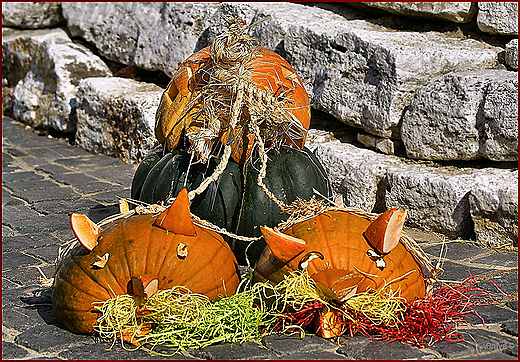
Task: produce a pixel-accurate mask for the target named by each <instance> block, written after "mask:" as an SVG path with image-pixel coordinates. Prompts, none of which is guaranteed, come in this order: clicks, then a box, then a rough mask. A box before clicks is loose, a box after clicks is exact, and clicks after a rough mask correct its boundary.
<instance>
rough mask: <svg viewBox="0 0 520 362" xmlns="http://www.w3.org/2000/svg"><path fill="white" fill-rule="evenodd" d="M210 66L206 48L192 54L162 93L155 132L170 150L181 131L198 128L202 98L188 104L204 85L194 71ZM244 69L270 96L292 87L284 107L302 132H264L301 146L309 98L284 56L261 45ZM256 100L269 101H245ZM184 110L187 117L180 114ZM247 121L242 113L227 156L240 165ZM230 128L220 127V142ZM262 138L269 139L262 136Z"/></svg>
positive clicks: (246, 150) (248, 144) (246, 147)
mask: <svg viewBox="0 0 520 362" xmlns="http://www.w3.org/2000/svg"><path fill="white" fill-rule="evenodd" d="M211 66H212V61H211V58H210V55H209V47H207V48H204V49H202V50H200V51H198V52H197V53H195V54H192V55H191V56H190V57H189V58H188V59H186V60H185V61H184V62H183V63H182V64H181V65H180V66H179V68H178V70H177V71H176V72H175V73H174V75H173V77H172V80H171V81H170V84H169V85H168V87H167V88H166V90H165V91H164V93H163V96H162V98H161V103H160V104H159V108H158V110H157V115H156V125H155V135H156V137H157V139H158V140H159V142H161V143H163V144H164V143H166V145H167V148H168V150H170V151H171V150H174V149H176V148H177V146H178V144H179V140H180V137H181V135H182V132H183V131H184V130H185V131H186V133H190V132H196V131H198V130H199V129H200V128H201V122H200V121H194V120H195V119H197V117H196V115H197V113H198V112H199V111H200V109H201V107H202V101H200V102H199V101H195V102H194V103H191V104H190V102H191V101H192V100H195V99H197V95H198V92H199V90H198V88H197V86H199V87H200V85H201V84H204V83H203V79H202V78H203V75H204V72H199V73H197V70H200V68H206V69H210V68H211ZM244 68H245V69H248V71H250V73H251V84H253V87H254V88H256V89H260V90H263V91H266V92H268V93H269V94H271V95H272V97H274V98H276V97H277V96H278V94H275V93H273V92H279V91H280V90H284V89H285V90H286V89H291V88H294V89H292V90H291V91H289V92H288V94H287V97H288V98H290V99H291V100H292V101H291V102H290V103H288V104H287V105H286V106H285V107H284V108H285V109H286V111H287V112H288V113H290V114H291V115H290V117H291V118H293V120H297V121H299V122H300V124H301V129H302V130H304V131H303V132H301V134H300V137H299V138H293V137H291V136H290V135H288V134H287V133H286V132H285V131H284V130H283V129H282V128H280V129H272V130H270V132H267V133H268V134H271V133H272V131H274V132H275V133H277V134H281V135H283V136H282V138H283V144H285V145H288V146H291V147H296V148H300V149H301V148H303V145H304V144H305V138H306V132H305V130H308V129H309V125H310V119H311V114H310V104H309V97H308V95H307V92H306V91H305V88H304V87H303V83H302V81H301V79H300V78H299V76H298V74H297V73H296V72H295V71H294V69H293V68H292V67H291V66H290V65H289V63H287V61H286V60H285V59H283V58H282V57H281V56H279V55H278V54H276V53H274V52H272V51H270V50H269V49H266V48H262V47H258V48H257V52H256V54H255V57H254V58H253V59H252V60H250V61H249V62H247V63H246V64H244ZM247 94H250V95H251V97H253V96H252V94H253V89H249V90H248V92H247ZM247 97H248V96H247V95H246V98H247ZM260 102H267V103H268V102H269V101H266V100H257V99H253V98H251V99H250V100H249V103H253V104H255V103H260ZM188 105H190V108H189V109H186V107H187V106H188ZM185 111H186V112H187V116H186V117H181V115H182V114H183V112H185ZM223 117H225V116H223ZM227 117H228V118H227V119H225V122H224V123H226V122H229V114H228V115H227ZM248 122H251V119H250V116H249V114H248V112H243V113H242V116H241V119H240V121H239V123H238V124H237V126H236V127H235V129H234V130H233V134H234V136H235V137H234V138H233V142H232V152H231V156H232V157H233V159H234V160H235V161H236V162H238V163H240V164H243V163H244V162H245V161H246V160H247V159H248V158H249V155H250V153H251V151H252V148H253V144H254V143H253V142H252V137H251V135H250V134H248V132H247V131H246V132H243V127H244V125H246V124H247V123H248ZM264 127H266V126H265V125H264V124H263V123H262V124H260V128H261V129H262V128H264ZM230 131H231V130H230V129H229V128H227V127H225V126H224V127H221V129H220V134H219V136H218V138H220V140H221V141H222V143H223V144H225V143H226V141H227V139H228V137H229V135H230ZM264 141H265V142H268V141H270V140H269V139H264Z"/></svg>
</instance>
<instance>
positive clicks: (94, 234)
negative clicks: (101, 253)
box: [70, 212, 101, 251]
mask: <svg viewBox="0 0 520 362" xmlns="http://www.w3.org/2000/svg"><path fill="white" fill-rule="evenodd" d="M70 225H71V226H72V231H74V234H75V235H76V237H77V238H78V240H79V242H80V244H81V245H83V246H84V247H85V248H86V249H87V250H89V251H92V249H94V247H95V246H96V245H97V244H98V241H97V240H98V237H99V234H100V233H101V228H100V227H99V226H97V225H96V224H95V223H94V222H93V221H92V220H90V219H89V218H88V216H87V215H83V214H76V213H75V212H73V213H72V214H71V215H70Z"/></svg>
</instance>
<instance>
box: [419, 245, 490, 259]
mask: <svg viewBox="0 0 520 362" xmlns="http://www.w3.org/2000/svg"><path fill="white" fill-rule="evenodd" d="M444 245H445V248H447V254H446V257H447V258H448V259H450V260H464V259H467V258H471V257H474V256H476V255H480V254H482V253H485V252H487V251H488V250H487V249H484V248H481V247H480V246H479V245H478V244H476V243H472V242H469V241H467V242H457V241H452V242H448V243H445V244H444ZM421 247H422V248H423V250H424V251H425V252H426V254H429V255H431V256H434V257H439V255H440V252H441V248H442V244H435V245H421Z"/></svg>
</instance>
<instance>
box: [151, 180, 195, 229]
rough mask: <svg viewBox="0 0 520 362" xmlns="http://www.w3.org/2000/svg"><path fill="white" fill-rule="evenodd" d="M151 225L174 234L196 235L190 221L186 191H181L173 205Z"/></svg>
mask: <svg viewBox="0 0 520 362" xmlns="http://www.w3.org/2000/svg"><path fill="white" fill-rule="evenodd" d="M153 224H154V225H155V226H159V227H161V228H163V229H166V230H168V231H171V232H173V233H175V234H181V235H186V236H195V235H196V234H197V233H196V231H195V226H194V225H193V221H192V220H191V214H190V200H189V198H188V190H186V189H185V188H184V189H182V190H181V191H180V192H179V194H178V195H177V198H176V199H175V201H173V204H171V206H170V207H168V208H167V209H166V210H164V211H163V212H162V213H161V214H160V215H159V216H157V218H156V219H155V222H154V223H153Z"/></svg>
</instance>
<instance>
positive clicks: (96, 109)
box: [76, 77, 163, 162]
mask: <svg viewBox="0 0 520 362" xmlns="http://www.w3.org/2000/svg"><path fill="white" fill-rule="evenodd" d="M162 92H163V90H162V89H161V88H160V87H158V86H156V85H154V84H149V83H143V82H138V81H135V80H132V79H128V78H117V77H111V78H88V79H84V80H82V81H81V82H80V85H79V88H78V93H77V100H78V108H77V118H78V122H77V132H76V143H77V144H78V145H79V146H81V147H83V148H85V149H86V150H89V151H93V152H98V153H103V154H107V155H113V156H116V157H119V158H121V159H123V160H124V161H127V162H128V161H131V162H140V161H141V160H142V159H143V157H144V156H145V155H146V154H147V153H148V152H149V151H150V150H151V149H152V147H153V146H154V144H155V143H156V140H155V131H154V129H155V128H154V127H155V112H156V110H157V107H158V106H159V102H160V99H161V95H162Z"/></svg>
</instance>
